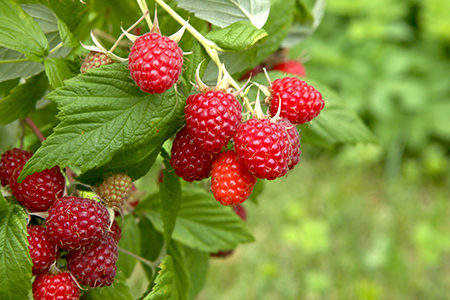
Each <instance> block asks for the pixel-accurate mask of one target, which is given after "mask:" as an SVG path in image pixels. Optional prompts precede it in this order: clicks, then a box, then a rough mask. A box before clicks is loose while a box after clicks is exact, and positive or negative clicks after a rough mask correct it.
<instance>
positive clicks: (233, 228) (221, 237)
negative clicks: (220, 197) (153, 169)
mask: <svg viewBox="0 0 450 300" xmlns="http://www.w3.org/2000/svg"><path fill="white" fill-rule="evenodd" d="M158 199H159V194H155V195H152V196H150V197H149V198H148V199H147V201H145V202H144V203H142V206H139V207H138V208H139V210H140V211H144V213H145V214H146V215H147V216H148V217H149V218H150V220H151V221H152V222H153V224H154V225H155V228H156V229H157V230H159V231H160V232H163V224H162V221H161V217H160V214H159V212H158ZM172 238H173V239H175V240H177V241H179V242H181V243H183V244H185V245H187V246H189V247H191V248H194V249H198V250H201V251H205V252H217V251H220V250H228V249H233V248H235V247H236V246H237V245H238V244H239V243H247V242H251V241H253V240H254V238H253V236H252V235H251V234H250V233H249V232H248V230H247V229H246V226H245V224H244V222H243V221H242V220H241V219H240V218H239V217H238V216H237V215H236V214H235V213H234V212H233V211H232V210H230V209H229V208H228V207H225V206H222V205H221V204H219V202H217V201H215V200H214V198H213V197H212V195H211V194H207V193H205V192H204V191H201V190H183V194H182V199H181V206H180V210H179V211H178V218H177V222H176V224H175V229H174V231H173V235H172Z"/></svg>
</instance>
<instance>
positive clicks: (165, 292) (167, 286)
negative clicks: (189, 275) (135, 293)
mask: <svg viewBox="0 0 450 300" xmlns="http://www.w3.org/2000/svg"><path fill="white" fill-rule="evenodd" d="M159 267H160V268H161V270H160V271H159V272H158V275H157V276H156V279H155V283H156V284H155V286H154V287H153V290H152V291H151V292H150V293H149V294H148V295H147V296H146V297H144V298H143V300H165V299H178V291H177V288H176V284H175V272H174V268H173V259H172V257H171V256H170V255H166V257H164V259H163V260H162V262H161V265H160V266H159Z"/></svg>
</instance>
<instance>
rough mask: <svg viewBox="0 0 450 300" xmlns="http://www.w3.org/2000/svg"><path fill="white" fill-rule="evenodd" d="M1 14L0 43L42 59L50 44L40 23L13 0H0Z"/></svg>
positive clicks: (36, 58) (30, 56)
mask: <svg viewBox="0 0 450 300" xmlns="http://www.w3.org/2000/svg"><path fill="white" fill-rule="evenodd" d="M0 15H1V16H2V22H0V45H1V46H3V47H6V48H9V49H12V50H15V51H18V52H20V53H23V54H24V55H25V56H26V57H27V58H29V59H30V60H33V61H42V59H43V57H45V56H46V55H47V54H48V48H49V45H48V42H47V39H46V38H45V35H44V32H43V31H42V29H41V28H40V27H39V24H38V23H37V22H36V21H35V20H33V18H32V17H31V16H30V15H28V14H26V13H25V12H24V11H23V9H22V8H21V7H20V6H19V4H17V3H15V2H14V1H12V0H1V1H0Z"/></svg>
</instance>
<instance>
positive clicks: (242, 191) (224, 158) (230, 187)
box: [211, 151, 256, 205]
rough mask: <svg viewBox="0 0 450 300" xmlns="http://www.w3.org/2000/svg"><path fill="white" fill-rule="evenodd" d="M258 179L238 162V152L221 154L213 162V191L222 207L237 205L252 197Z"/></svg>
mask: <svg viewBox="0 0 450 300" xmlns="http://www.w3.org/2000/svg"><path fill="white" fill-rule="evenodd" d="M255 183H256V178H255V176H253V175H252V174H251V173H250V172H249V171H247V169H246V168H245V167H244V166H243V165H241V164H240V163H239V161H238V157H237V154H236V152H234V151H226V152H223V153H221V154H220V155H219V156H218V157H217V158H216V160H215V161H214V162H213V165H212V170H211V190H212V192H213V193H214V198H215V199H216V200H217V201H219V202H220V203H221V204H222V205H237V204H240V203H242V202H244V201H245V200H247V198H248V197H249V196H250V194H251V193H252V191H253V187H254V186H255Z"/></svg>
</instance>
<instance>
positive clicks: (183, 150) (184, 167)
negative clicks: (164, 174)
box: [170, 127, 218, 182]
mask: <svg viewBox="0 0 450 300" xmlns="http://www.w3.org/2000/svg"><path fill="white" fill-rule="evenodd" d="M217 155H218V151H216V152H208V151H205V150H203V149H202V148H200V147H199V146H197V144H196V143H194V141H193V138H192V136H191V135H190V133H189V131H188V129H187V128H186V127H184V128H183V129H182V130H181V131H179V132H178V133H177V135H176V137H175V140H174V141H173V145H172V157H171V159H170V164H171V166H172V167H173V168H174V170H175V173H176V174H177V175H178V176H180V177H181V178H183V179H184V180H186V181H190V182H191V181H194V180H202V179H205V178H207V177H209V175H210V173H211V166H212V163H213V161H214V159H215V158H216V156H217Z"/></svg>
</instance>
